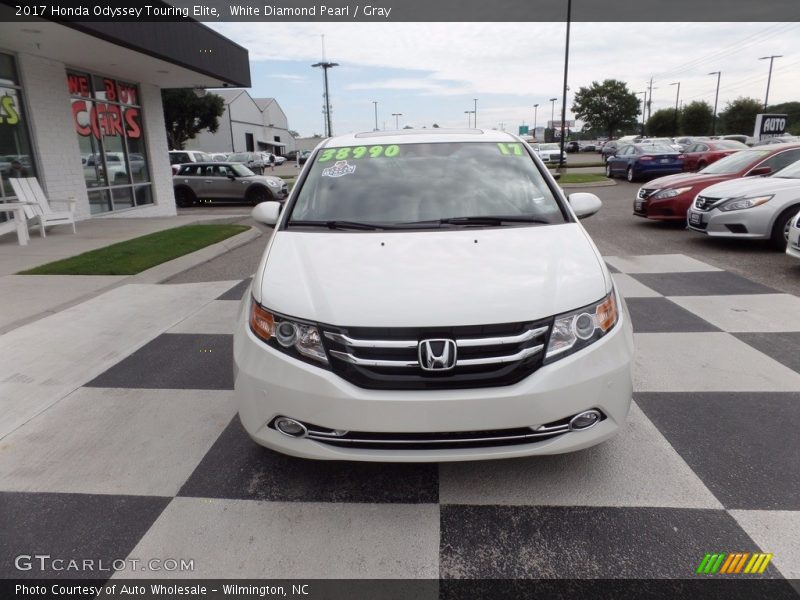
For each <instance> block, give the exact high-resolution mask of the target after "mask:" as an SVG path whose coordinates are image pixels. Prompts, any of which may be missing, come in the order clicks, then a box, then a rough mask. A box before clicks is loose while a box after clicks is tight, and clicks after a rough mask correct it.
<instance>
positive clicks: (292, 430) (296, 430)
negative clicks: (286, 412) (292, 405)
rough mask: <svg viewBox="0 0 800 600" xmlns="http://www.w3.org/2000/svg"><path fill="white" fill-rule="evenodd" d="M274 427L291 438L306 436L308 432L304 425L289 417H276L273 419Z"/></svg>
mask: <svg viewBox="0 0 800 600" xmlns="http://www.w3.org/2000/svg"><path fill="white" fill-rule="evenodd" d="M275 429H277V430H278V431H280V432H281V433H282V434H284V435H288V436H289V437H293V438H301V437H306V434H307V433H308V430H307V429H306V426H305V425H303V424H302V423H301V422H300V421H295V420H294V419H290V418H289V417H278V418H277V419H275Z"/></svg>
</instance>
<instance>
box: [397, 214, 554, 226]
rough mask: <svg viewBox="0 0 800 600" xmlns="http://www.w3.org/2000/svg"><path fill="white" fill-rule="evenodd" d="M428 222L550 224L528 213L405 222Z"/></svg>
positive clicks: (436, 223) (418, 223) (445, 223)
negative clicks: (527, 214)
mask: <svg viewBox="0 0 800 600" xmlns="http://www.w3.org/2000/svg"><path fill="white" fill-rule="evenodd" d="M426 223H430V224H434V225H502V224H503V223H541V224H544V225H549V224H550V221H548V220H547V219H540V218H538V217H532V216H526V215H486V216H472V217H446V218H444V219H434V220H431V221H418V222H416V223H404V225H423V224H426Z"/></svg>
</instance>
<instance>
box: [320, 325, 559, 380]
mask: <svg viewBox="0 0 800 600" xmlns="http://www.w3.org/2000/svg"><path fill="white" fill-rule="evenodd" d="M550 325H551V322H550V320H548V321H540V322H530V323H512V324H504V325H487V326H478V327H450V328H438V329H434V328H420V329H413V328H400V329H383V328H349V329H347V330H344V329H342V330H331V329H324V332H323V338H324V343H325V345H326V349H327V350H328V355H329V356H330V357H331V368H332V369H333V371H334V372H336V373H337V374H338V375H340V376H341V377H343V378H344V379H347V380H348V381H350V382H351V383H353V384H355V385H358V386H360V387H366V388H372V389H431V388H439V389H442V388H445V389H447V388H451V389H452V388H468V387H485V386H497V385H510V384H512V383H516V382H517V381H519V380H520V379H522V378H524V377H526V376H527V375H529V374H531V373H532V372H533V371H535V370H536V369H537V368H538V367H539V366H541V364H542V360H543V356H544V351H545V348H546V344H547V338H548V336H549V332H550ZM426 340H432V341H442V340H448V341H450V340H452V342H453V346H454V356H453V357H452V365H448V367H447V368H441V369H430V365H423V364H421V349H420V344H421V342H424V341H426Z"/></svg>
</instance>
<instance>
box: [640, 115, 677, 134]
mask: <svg viewBox="0 0 800 600" xmlns="http://www.w3.org/2000/svg"><path fill="white" fill-rule="evenodd" d="M675 129H676V122H675V109H674V108H662V109H660V110H657V111H656V112H654V113H653V114H652V115H651V116H650V118H649V119H647V135H652V136H655V137H669V136H672V135H675V133H676V131H675Z"/></svg>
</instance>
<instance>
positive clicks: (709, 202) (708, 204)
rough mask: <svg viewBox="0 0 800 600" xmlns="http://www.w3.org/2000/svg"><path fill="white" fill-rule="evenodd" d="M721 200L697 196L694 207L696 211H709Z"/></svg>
mask: <svg viewBox="0 0 800 600" xmlns="http://www.w3.org/2000/svg"><path fill="white" fill-rule="evenodd" d="M720 200H722V198H711V197H709V196H697V198H695V201H694V207H695V208H696V209H698V210H711V208H712V207H713V206H714V205H715V204H717V202H719V201H720Z"/></svg>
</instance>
